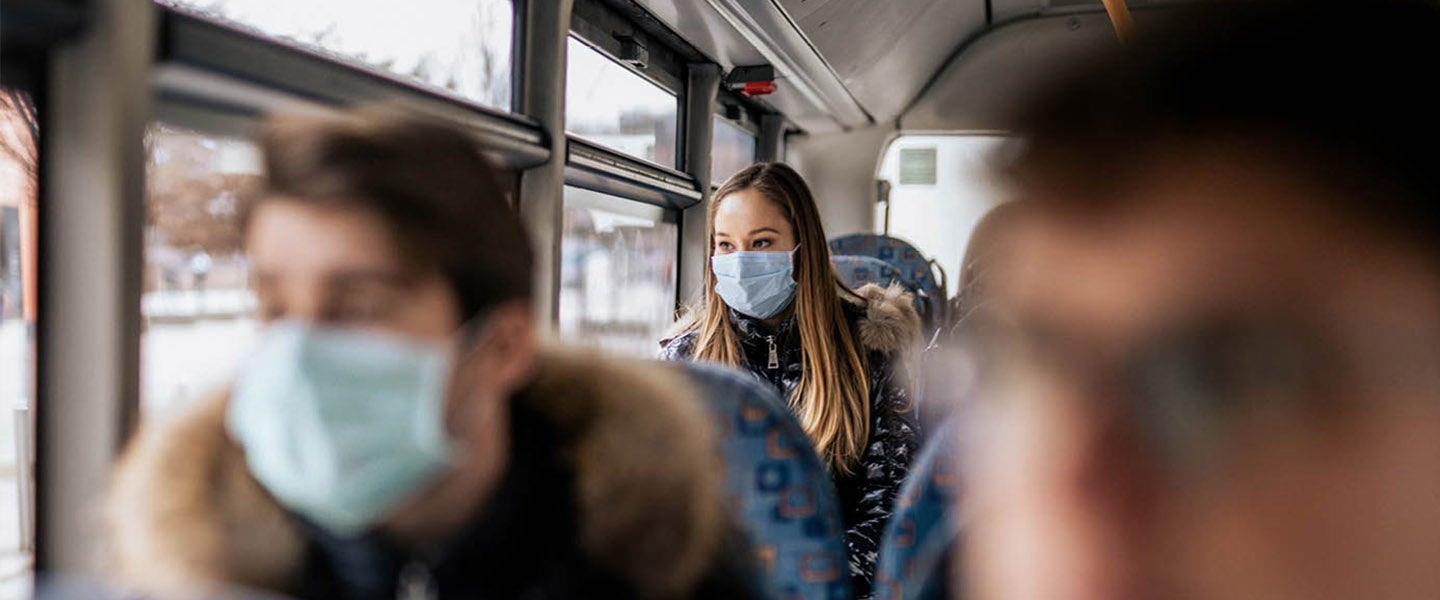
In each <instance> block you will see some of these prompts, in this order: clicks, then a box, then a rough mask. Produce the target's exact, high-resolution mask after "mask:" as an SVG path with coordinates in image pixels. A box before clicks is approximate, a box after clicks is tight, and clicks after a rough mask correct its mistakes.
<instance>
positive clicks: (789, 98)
mask: <svg viewBox="0 0 1440 600" xmlns="http://www.w3.org/2000/svg"><path fill="white" fill-rule="evenodd" d="M635 1H636V2H638V3H640V4H641V5H643V6H644V7H645V8H646V9H647V10H649V11H650V12H651V13H652V14H654V15H655V17H656V18H657V19H659V20H660V21H662V22H664V23H665V24H666V25H667V26H669V27H670V28H672V29H674V30H675V31H676V33H678V34H679V35H680V36H681V37H684V38H685V39H686V40H688V41H689V42H690V43H691V44H692V45H694V46H695V47H696V48H697V49H699V50H700V51H701V52H704V53H706V54H707V55H708V56H709V57H710V58H711V59H712V60H714V61H715V62H717V63H719V64H720V66H721V67H723V68H725V69H726V70H727V71H728V70H730V69H733V68H735V67H737V66H749V65H758V64H769V65H773V66H774V67H775V71H776V76H777V79H778V80H779V81H778V83H779V84H780V85H779V90H778V91H776V92H775V93H774V94H772V95H769V96H765V101H766V102H767V103H768V104H770V105H771V106H773V107H775V108H776V109H777V110H780V111H782V112H784V113H785V115H786V116H787V117H789V118H790V119H791V120H792V121H793V122H794V123H795V124H796V125H798V126H800V127H802V128H804V129H806V130H809V131H837V130H840V129H846V128H852V127H861V126H865V125H869V124H870V123H872V122H873V120H872V119H871V117H870V113H869V112H867V110H866V107H865V106H863V105H862V103H861V102H859V101H857V100H856V99H855V97H854V96H852V95H851V94H850V90H848V89H846V87H845V84H844V82H843V81H841V79H840V77H839V76H838V75H836V73H835V71H834V70H833V69H831V68H830V65H829V64H828V63H826V61H825V58H824V57H823V56H821V54H820V53H819V52H817V51H816V49H815V47H814V46H813V45H812V44H811V43H810V41H809V40H808V39H806V37H805V35H804V33H802V32H801V31H800V30H799V29H798V28H797V27H796V25H795V22H794V21H793V20H792V19H791V18H790V16H789V15H788V14H786V12H785V10H784V9H782V8H781V7H780V5H778V4H776V2H775V0H635Z"/></svg>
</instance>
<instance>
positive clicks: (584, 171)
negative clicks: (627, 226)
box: [565, 136, 703, 209]
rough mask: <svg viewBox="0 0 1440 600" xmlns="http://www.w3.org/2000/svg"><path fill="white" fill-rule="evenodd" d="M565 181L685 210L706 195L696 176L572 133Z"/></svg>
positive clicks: (598, 190) (589, 188) (590, 188)
mask: <svg viewBox="0 0 1440 600" xmlns="http://www.w3.org/2000/svg"><path fill="white" fill-rule="evenodd" d="M568 147H569V152H568V154H569V157H568V160H567V162H566V169H565V183H567V184H569V185H574V186H577V187H583V188H585V189H588V190H594V191H597V192H604V193H607V194H612V195H615V196H622V197H625V198H631V199H634V200H637V201H640V202H646V203H649V204H654V205H656V206H663V207H666V208H675V209H685V208H689V207H690V206H694V205H696V204H699V203H700V201H701V199H702V198H703V196H702V195H701V193H700V188H699V186H698V185H696V183H695V179H694V178H693V177H691V176H689V175H686V174H685V173H681V172H679V171H676V170H674V169H667V168H665V167H661V166H659V165H655V164H652V163H648V162H645V161H642V160H638V159H635V158H631V157H629V156H627V155H624V154H620V153H617V152H615V151H613V150H609V149H607V148H604V147H602V146H599V145H596V144H594V143H591V142H589V141H586V140H584V139H582V138H578V137H575V136H570V138H569V145H568Z"/></svg>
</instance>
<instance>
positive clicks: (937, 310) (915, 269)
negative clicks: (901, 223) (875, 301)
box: [830, 233, 946, 326]
mask: <svg viewBox="0 0 1440 600" xmlns="http://www.w3.org/2000/svg"><path fill="white" fill-rule="evenodd" d="M830 254H832V255H842V256H868V257H870V258H876V259H879V260H882V261H885V262H886V263H888V264H889V265H890V266H892V267H895V269H896V270H898V271H900V276H901V277H903V278H904V279H905V280H906V281H909V282H911V283H913V284H914V285H915V287H916V288H917V289H918V291H919V294H918V295H923V296H924V297H925V299H926V302H927V304H928V306H927V310H925V311H924V312H925V313H926V314H928V315H931V318H930V319H928V320H927V323H926V325H927V326H934V325H935V324H939V323H943V322H944V320H945V318H944V317H945V314H944V311H945V298H946V295H945V283H946V282H945V281H944V279H945V274H944V270H943V269H939V266H938V265H937V264H936V263H935V261H932V260H929V259H927V258H925V255H923V254H921V253H920V251H919V250H916V249H915V246H913V245H911V244H910V242H907V241H905V240H902V239H900V238H894V237H890V236H886V235H879V234H874V233H852V234H849V235H842V236H838V237H835V238H832V239H831V240H830ZM937 271H938V273H937Z"/></svg>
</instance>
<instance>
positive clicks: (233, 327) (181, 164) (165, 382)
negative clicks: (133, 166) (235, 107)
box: [141, 123, 261, 413]
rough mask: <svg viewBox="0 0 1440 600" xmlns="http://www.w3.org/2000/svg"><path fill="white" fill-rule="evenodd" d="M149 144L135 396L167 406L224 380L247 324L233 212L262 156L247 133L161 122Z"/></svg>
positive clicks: (148, 405) (249, 300)
mask: <svg viewBox="0 0 1440 600" xmlns="http://www.w3.org/2000/svg"><path fill="white" fill-rule="evenodd" d="M146 146H147V147H148V151H149V152H148V153H149V160H148V163H147V173H146V209H147V210H146V226H145V280H144V293H143V295H142V297H141V313H142V314H143V316H144V318H145V332H144V335H143V337H142V341H141V369H142V370H141V403H142V406H143V408H144V410H145V411H147V412H151V411H155V412H160V413H164V412H166V411H167V410H168V409H170V408H175V407H178V406H181V405H183V404H185V403H187V402H194V401H196V400H197V399H199V398H200V397H202V396H203V395H204V394H207V393H209V392H211V391H213V390H214V389H216V388H218V387H219V386H221V385H222V384H223V383H224V381H225V379H226V378H227V376H228V375H229V374H230V373H229V370H230V368H232V367H233V366H234V365H235V364H236V362H237V361H238V360H239V359H240V357H241V353H242V352H243V351H244V348H245V346H246V343H247V342H248V340H249V339H250V336H251V334H252V332H253V331H254V320H253V318H252V312H253V308H254V303H255V300H254V297H253V295H252V294H251V292H250V290H249V285H248V278H249V275H248V273H247V271H246V266H245V260H244V257H243V255H242V254H241V236H240V228H239V223H238V221H237V212H236V211H237V208H238V206H237V205H238V202H239V200H240V197H241V196H242V195H243V194H246V193H250V192H251V191H252V190H254V189H255V186H257V185H259V183H260V172H261V163H260V153H259V148H258V147H256V145H255V144H254V143H252V142H250V141H248V140H243V139H239V138H232V137H224V136H215V135H208V134H204V133H200V132H196V131H191V130H186V129H181V128H178V127H172V126H169V125H165V124H163V123H157V124H154V125H152V126H151V127H150V129H149V131H148V133H147V136H146Z"/></svg>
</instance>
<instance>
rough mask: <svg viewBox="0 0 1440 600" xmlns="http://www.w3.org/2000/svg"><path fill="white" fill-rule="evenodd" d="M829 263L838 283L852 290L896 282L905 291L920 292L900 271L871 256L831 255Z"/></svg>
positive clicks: (883, 285)
mask: <svg viewBox="0 0 1440 600" xmlns="http://www.w3.org/2000/svg"><path fill="white" fill-rule="evenodd" d="M830 262H831V263H832V264H834V265H835V274H837V275H839V276H840V281H843V282H844V283H845V285H847V286H849V287H851V288H852V289H853V288H859V287H863V286H864V285H865V284H869V283H873V284H875V285H878V286H880V287H886V286H889V285H890V284H892V283H895V282H897V281H898V282H900V285H903V286H905V288H906V289H909V290H914V291H919V290H920V286H919V285H918V284H916V283H915V282H914V281H911V280H910V279H907V278H906V277H905V275H904V274H903V273H901V272H900V269H897V268H895V267H894V266H893V265H891V264H890V263H887V262H885V261H883V260H880V259H878V258H875V257H873V256H854V255H849V254H832V255H830Z"/></svg>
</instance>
